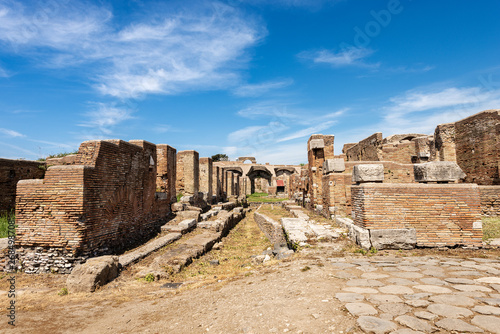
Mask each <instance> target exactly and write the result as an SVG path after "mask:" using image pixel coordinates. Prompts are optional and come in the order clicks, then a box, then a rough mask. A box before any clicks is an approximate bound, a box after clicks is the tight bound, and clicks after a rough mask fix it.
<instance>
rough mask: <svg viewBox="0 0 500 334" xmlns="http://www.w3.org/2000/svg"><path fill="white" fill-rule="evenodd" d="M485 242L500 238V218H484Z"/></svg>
mask: <svg viewBox="0 0 500 334" xmlns="http://www.w3.org/2000/svg"><path fill="white" fill-rule="evenodd" d="M482 220H483V240H484V241H488V240H490V239H496V238H500V217H484V218H483V219H482Z"/></svg>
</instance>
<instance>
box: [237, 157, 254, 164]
mask: <svg viewBox="0 0 500 334" xmlns="http://www.w3.org/2000/svg"><path fill="white" fill-rule="evenodd" d="M236 161H238V162H243V163H245V162H246V161H250V162H251V163H252V164H256V163H257V160H256V159H255V157H239V158H238V159H236Z"/></svg>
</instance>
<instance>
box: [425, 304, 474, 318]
mask: <svg viewBox="0 0 500 334" xmlns="http://www.w3.org/2000/svg"><path fill="white" fill-rule="evenodd" d="M427 310H428V311H430V312H432V313H434V314H437V315H440V316H443V317H447V318H462V317H469V316H471V315H472V314H473V313H472V312H471V311H469V310H468V309H466V308H463V307H458V306H452V305H447V304H432V305H429V306H428V307H427Z"/></svg>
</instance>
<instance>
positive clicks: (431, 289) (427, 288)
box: [413, 285, 451, 293]
mask: <svg viewBox="0 0 500 334" xmlns="http://www.w3.org/2000/svg"><path fill="white" fill-rule="evenodd" d="M413 288H414V289H417V290H420V291H424V292H429V293H451V290H450V289H448V288H445V287H442V286H437V285H414V286H413Z"/></svg>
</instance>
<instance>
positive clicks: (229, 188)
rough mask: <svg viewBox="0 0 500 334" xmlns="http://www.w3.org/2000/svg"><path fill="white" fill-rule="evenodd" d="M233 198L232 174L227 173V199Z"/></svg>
mask: <svg viewBox="0 0 500 334" xmlns="http://www.w3.org/2000/svg"><path fill="white" fill-rule="evenodd" d="M229 196H234V173H233V172H229V171H228V172H227V197H229Z"/></svg>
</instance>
